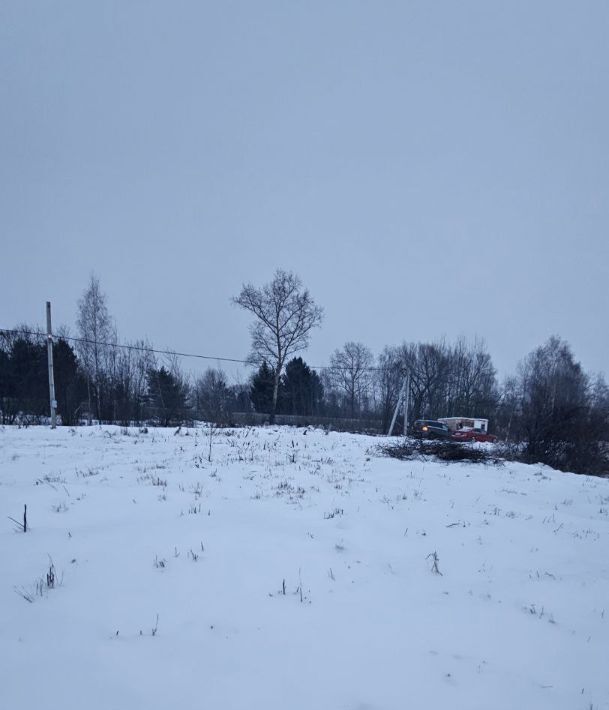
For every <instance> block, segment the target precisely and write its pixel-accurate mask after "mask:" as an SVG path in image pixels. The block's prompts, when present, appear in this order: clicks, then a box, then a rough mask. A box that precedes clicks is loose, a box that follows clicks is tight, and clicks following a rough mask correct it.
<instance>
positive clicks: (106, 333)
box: [76, 274, 116, 423]
mask: <svg viewBox="0 0 609 710" xmlns="http://www.w3.org/2000/svg"><path fill="white" fill-rule="evenodd" d="M76 325H77V328H78V337H79V338H80V340H79V342H78V343H77V351H78V355H79V357H80V361H81V367H82V370H83V372H84V373H85V377H86V379H87V394H88V399H89V423H90V422H91V408H92V397H94V398H95V409H96V415H97V419H98V420H101V410H102V401H101V400H102V383H103V379H104V375H105V373H106V372H107V367H108V364H109V361H110V360H111V358H112V350H113V348H112V347H111V346H112V344H113V343H116V330H115V328H114V324H113V322H112V318H111V317H110V314H109V313H108V306H107V304H106V295H105V294H104V293H103V292H102V290H101V288H100V285H99V279H98V278H97V277H96V276H95V275H93V274H92V275H91V279H90V281H89V286H88V287H87V289H86V290H85V292H84V293H83V295H82V297H81V298H80V300H79V301H78V318H77V321H76Z"/></svg>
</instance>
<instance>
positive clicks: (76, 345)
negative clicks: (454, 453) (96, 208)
mask: <svg viewBox="0 0 609 710" xmlns="http://www.w3.org/2000/svg"><path fill="white" fill-rule="evenodd" d="M233 302H234V303H235V304H236V305H237V306H239V307H242V308H244V309H245V310H247V311H248V312H250V313H251V314H252V316H253V324H252V326H251V330H250V335H251V339H252V348H251V352H250V355H249V362H250V363H251V364H252V365H253V366H254V368H255V369H254V370H253V374H252V376H251V377H250V378H249V380H248V381H246V382H238V383H234V382H233V383H229V382H228V379H227V376H226V374H225V373H224V372H223V371H222V370H220V369H218V368H210V369H208V370H207V371H206V372H204V373H203V374H202V375H200V376H198V377H196V378H193V377H190V376H188V374H187V373H186V372H185V371H184V370H183V368H182V366H181V363H180V360H179V358H178V357H177V356H172V355H166V356H164V357H163V359H161V360H159V356H158V355H157V354H156V353H155V352H153V349H152V346H151V344H150V343H148V342H146V341H134V342H122V343H121V342H119V339H118V335H117V329H116V326H115V324H114V321H113V319H112V317H111V316H110V314H109V311H108V307H107V300H106V296H105V295H104V293H103V292H102V290H101V287H100V284H99V281H98V279H96V278H95V277H91V279H90V282H89V284H88V287H87V289H86V290H85V292H84V293H83V295H82V297H81V299H80V301H79V304H78V318H77V322H76V334H75V336H74V337H71V336H70V334H69V331H68V329H66V328H62V329H60V330H59V331H58V334H57V336H56V337H55V339H54V344H53V357H54V370H55V381H56V391H57V410H58V414H59V415H60V417H61V422H62V424H65V425H75V424H77V423H81V422H83V421H86V422H89V423H91V422H93V421H96V422H100V423H101V422H103V423H117V424H122V425H128V424H143V423H148V424H159V425H164V426H168V425H173V424H178V423H182V422H185V421H189V420H196V419H198V420H205V421H212V422H214V423H216V424H225V425H229V424H232V423H234V415H235V414H236V413H243V412H246V413H248V412H256V413H262V414H265V415H268V417H269V420H271V421H273V419H274V417H275V415H277V414H290V415H296V416H301V417H304V418H309V419H311V418H315V417H330V418H337V419H338V418H340V419H349V420H351V421H353V420H358V419H360V420H367V421H375V422H377V428H378V431H379V432H386V431H387V430H388V427H389V423H390V421H391V418H392V415H393V413H394V411H395V409H396V406H397V405H398V400H399V397H400V392H401V390H402V386H403V384H404V380H405V377H406V376H407V375H408V376H409V386H410V389H409V412H408V414H409V421H411V422H412V421H414V420H416V419H421V418H437V417H441V416H453V415H454V416H463V417H472V416H476V417H484V418H488V419H489V420H490V422H491V424H490V428H491V430H492V431H494V432H495V433H496V434H498V436H499V437H500V438H501V440H502V441H503V442H507V443H508V444H510V445H511V446H512V450H513V452H514V455H515V456H517V457H518V458H520V459H522V460H525V461H540V462H544V463H547V464H549V465H552V466H554V467H556V468H561V469H568V470H574V471H581V472H588V473H603V472H607V471H608V470H609V465H608V460H607V446H608V444H607V440H608V433H609V388H608V387H607V385H606V383H605V381H604V379H603V377H602V376H601V375H597V376H592V375H590V374H587V373H585V372H584V370H583V369H582V367H581V365H580V363H578V362H577V361H576V359H575V357H574V355H573V353H572V351H571V348H570V347H569V345H568V344H567V343H566V342H564V341H562V340H561V339H559V338H557V337H553V338H551V339H550V340H549V341H548V342H547V343H545V344H543V345H541V346H540V347H539V348H537V349H536V350H534V351H533V352H532V353H530V354H529V355H527V356H526V357H525V358H524V359H523V360H522V362H521V363H520V364H519V366H518V368H517V371H516V373H515V374H514V375H512V376H510V377H508V378H506V379H505V381H504V382H503V383H499V381H498V378H497V373H496V370H495V367H494V365H493V362H492V358H491V355H490V354H489V352H488V351H487V349H486V346H485V344H484V343H483V341H481V340H473V341H467V340H465V339H463V338H461V339H458V340H457V341H456V342H454V343H447V342H445V341H443V340H441V341H437V342H433V343H409V342H404V343H402V344H401V345H398V346H387V347H385V348H384V349H383V351H382V352H381V353H380V354H379V355H378V356H376V357H375V356H374V354H373V353H372V351H371V350H370V349H369V348H368V347H367V346H366V345H364V344H363V343H358V342H347V343H345V344H344V345H343V346H342V347H341V348H339V349H337V350H335V351H334V352H333V354H332V356H331V357H330V362H329V364H328V366H327V367H324V368H321V369H319V370H316V369H314V368H312V367H310V366H309V365H308V364H307V363H306V362H305V360H304V359H303V358H302V357H301V356H297V355H296V353H298V352H299V351H302V350H304V349H305V348H306V346H307V345H308V342H309V337H310V334H311V332H312V330H313V329H314V328H317V327H319V325H320V324H321V322H322V319H323V311H322V309H321V308H319V307H318V306H317V305H316V304H315V302H314V301H313V299H312V298H311V296H310V294H309V292H308V291H306V290H305V289H303V287H302V284H301V282H300V279H298V277H297V276H295V275H294V274H292V273H290V272H283V271H277V272H276V274H275V276H274V279H273V281H272V282H270V283H269V284H267V285H266V286H264V287H262V288H256V287H254V286H253V285H251V284H248V285H244V287H243V289H242V291H241V293H240V294H239V296H237V297H236V298H235V299H233ZM48 411H49V402H48V373H47V354H46V337H45V335H44V334H42V333H39V332H37V331H36V329H35V328H30V327H27V326H24V325H23V326H18V327H16V328H14V329H13V330H12V331H1V332H0V420H1V422H2V423H3V424H13V423H17V422H19V423H27V422H32V423H33V422H39V421H44V419H45V417H46V416H47V415H48ZM399 431H400V430H399V429H398V433H399Z"/></svg>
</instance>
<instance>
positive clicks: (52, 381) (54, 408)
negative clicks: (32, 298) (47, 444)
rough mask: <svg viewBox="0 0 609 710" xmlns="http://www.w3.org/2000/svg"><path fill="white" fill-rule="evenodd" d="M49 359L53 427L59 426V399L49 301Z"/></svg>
mask: <svg viewBox="0 0 609 710" xmlns="http://www.w3.org/2000/svg"><path fill="white" fill-rule="evenodd" d="M47 360H48V362H49V397H50V400H51V429H55V427H56V426H57V400H56V399H55V375H54V373H53V330H52V329H51V302H50V301H47Z"/></svg>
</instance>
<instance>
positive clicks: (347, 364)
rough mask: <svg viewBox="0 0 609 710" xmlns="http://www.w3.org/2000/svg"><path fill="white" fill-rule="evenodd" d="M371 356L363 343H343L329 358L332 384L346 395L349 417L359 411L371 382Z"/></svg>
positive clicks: (352, 416)
mask: <svg viewBox="0 0 609 710" xmlns="http://www.w3.org/2000/svg"><path fill="white" fill-rule="evenodd" d="M373 362H374V360H373V356H372V352H371V351H370V349H369V348H367V347H366V346H365V345H364V344H363V343H353V342H349V343H345V345H344V346H343V348H342V350H335V351H334V354H333V355H332V357H331V358H330V373H331V376H332V382H333V383H334V386H335V387H336V388H337V389H339V390H340V391H341V392H342V393H343V395H344V396H345V397H346V399H347V402H348V405H349V413H350V416H351V418H352V419H353V418H354V417H355V414H356V411H357V412H359V409H360V406H361V404H362V401H363V400H364V398H365V396H366V394H367V392H368V388H369V387H370V384H371V382H372V373H371V369H372V365H373Z"/></svg>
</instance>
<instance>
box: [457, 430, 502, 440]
mask: <svg viewBox="0 0 609 710" xmlns="http://www.w3.org/2000/svg"><path fill="white" fill-rule="evenodd" d="M451 439H452V440H453V441H487V442H491V443H492V442H495V441H497V437H496V436H495V435H494V434H489V433H488V431H484V430H483V429H459V430H458V431H455V432H453V434H452V436H451Z"/></svg>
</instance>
